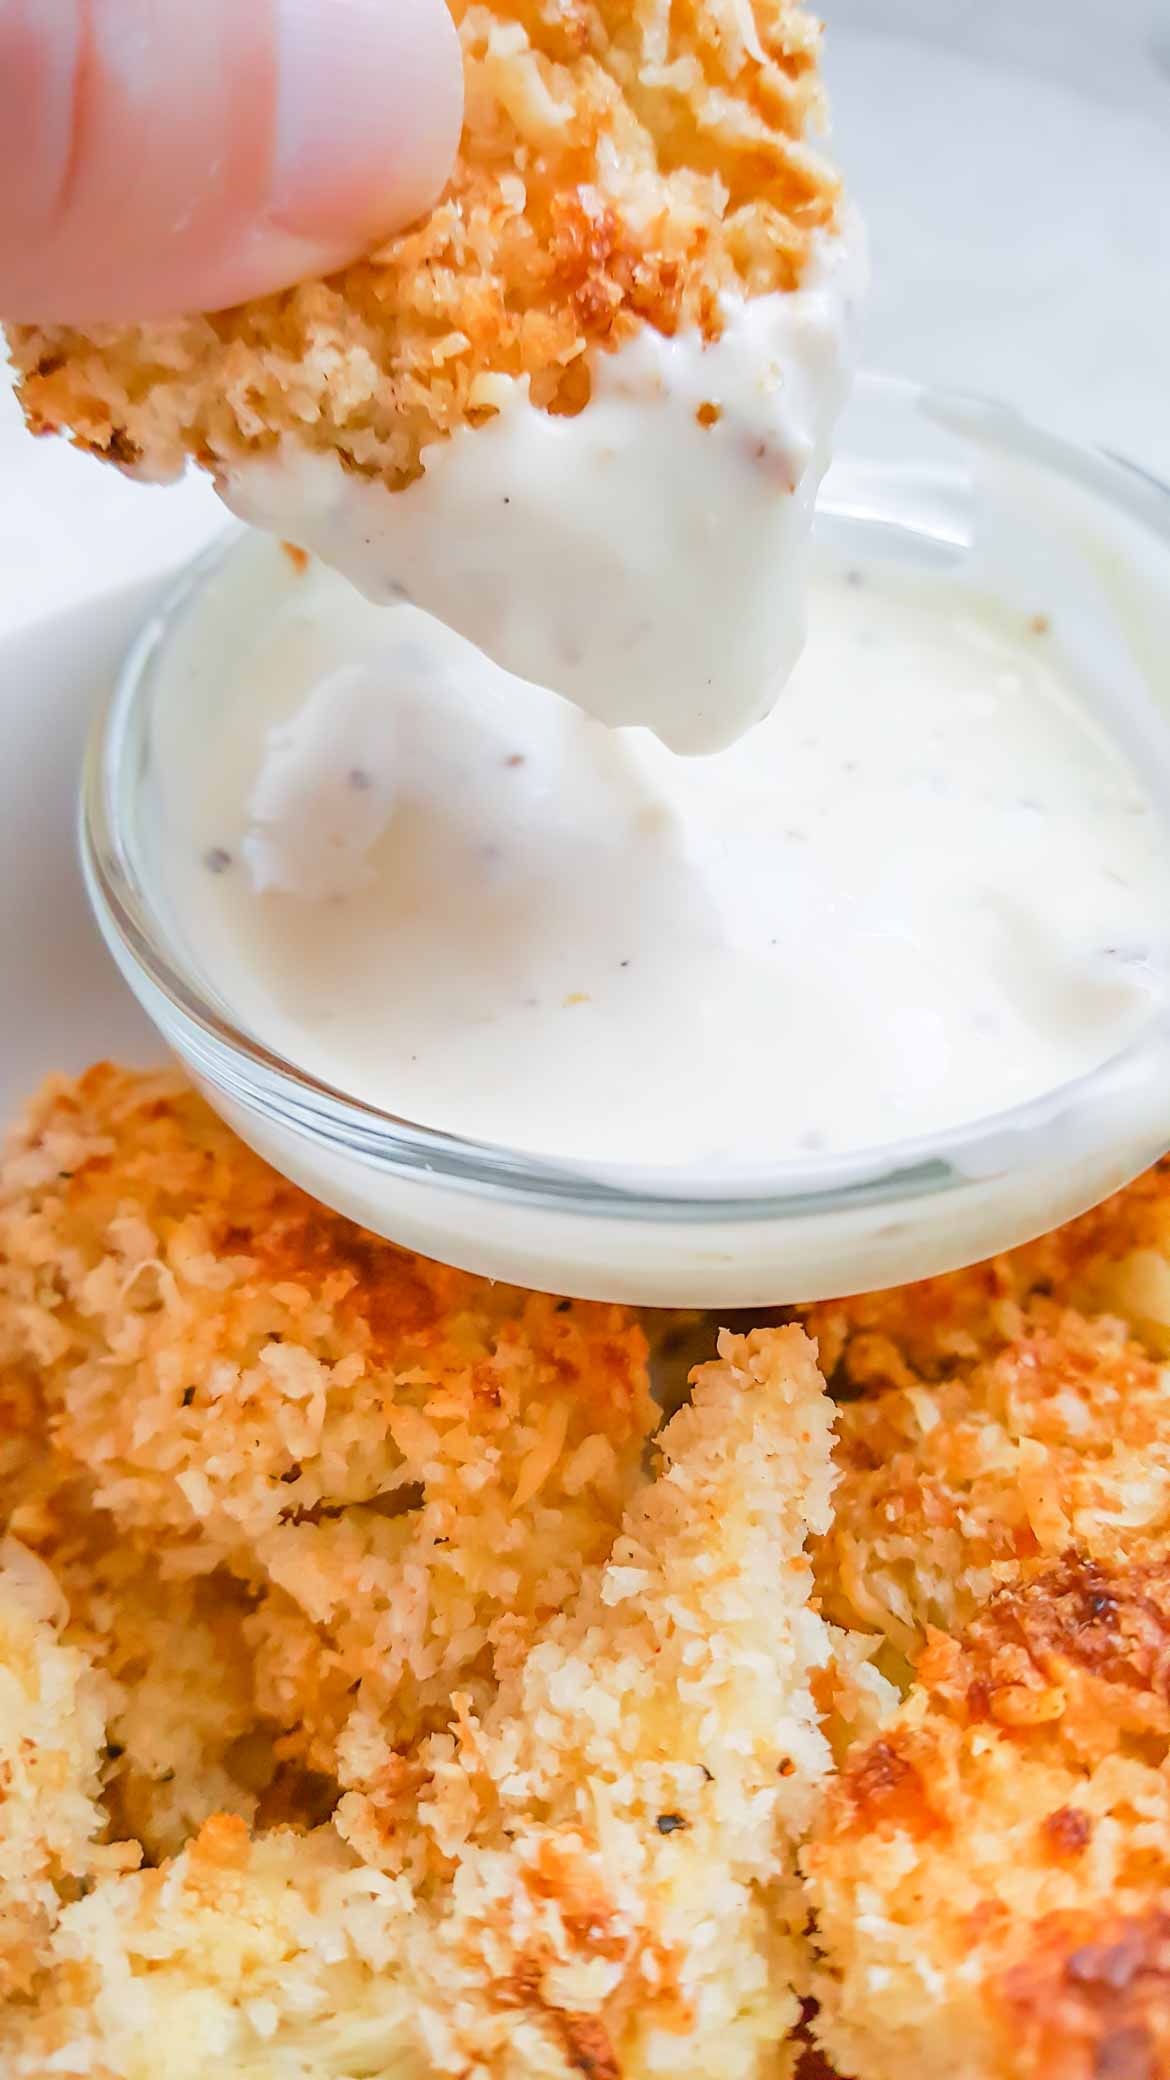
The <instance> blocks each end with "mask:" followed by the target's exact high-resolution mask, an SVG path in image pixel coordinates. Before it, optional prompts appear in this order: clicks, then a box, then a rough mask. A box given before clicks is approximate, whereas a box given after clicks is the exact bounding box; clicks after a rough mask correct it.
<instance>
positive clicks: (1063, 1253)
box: [800, 1157, 1170, 1397]
mask: <svg viewBox="0 0 1170 2080" xmlns="http://www.w3.org/2000/svg"><path fill="white" fill-rule="evenodd" d="M1050 1296H1051V1297H1053V1298H1055V1299H1056V1300H1057V1301H1058V1302H1059V1303H1060V1304H1061V1305H1062V1306H1064V1307H1066V1308H1079V1309H1081V1310H1082V1311H1083V1312H1085V1313H1087V1314H1112V1315H1117V1316H1120V1317H1121V1318H1122V1319H1124V1320H1125V1321H1126V1322H1127V1324H1128V1325H1129V1326H1130V1328H1131V1329H1132V1331H1133V1333H1134V1334H1135V1336H1136V1337H1137V1339H1138V1340H1139V1341H1140V1342H1142V1343H1143V1344H1144V1345H1145V1346H1146V1347H1147V1348H1148V1349H1149V1350H1150V1351H1151V1352H1152V1353H1153V1354H1154V1355H1156V1356H1163V1355H1167V1354H1170V1157H1168V1158H1166V1159H1164V1160H1163V1161H1162V1162H1160V1163H1156V1164H1155V1165H1154V1167H1153V1168H1152V1169H1151V1170H1147V1171H1144V1172H1143V1173H1142V1175H1141V1176H1140V1177H1136V1178H1135V1179H1134V1180H1133V1182H1132V1184H1128V1185H1126V1186H1125V1188H1124V1189H1123V1190H1122V1191H1120V1192H1115V1193H1113V1195H1112V1196H1111V1197H1110V1198H1108V1199H1105V1200H1103V1201H1102V1203H1101V1204H1100V1206H1094V1207H1092V1208H1090V1210H1089V1211H1088V1212H1087V1213H1084V1214H1082V1215H1081V1216H1080V1217H1079V1218H1078V1219H1077V1220H1072V1221H1068V1222H1066V1223H1065V1225H1064V1226H1063V1227H1062V1228H1056V1229H1054V1230H1053V1231H1052V1232H1051V1233H1050V1234H1048V1235H1042V1236H1040V1237H1039V1238H1038V1239H1037V1240H1036V1241H1035V1242H1030V1243H1026V1244H1025V1245H1024V1246H1023V1247H1022V1248H1020V1249H1016V1250H1011V1251H1009V1252H1008V1253H1007V1254H1005V1255H1004V1256H1000V1257H991V1258H989V1259H988V1260H987V1261H986V1262H984V1263H981V1264H972V1265H970V1266H969V1267H968V1268H967V1269H965V1270H962V1271H953V1272H947V1273H946V1274H945V1275H943V1276H940V1277H938V1278H928V1279H922V1280H919V1281H918V1282H917V1283H913V1284H910V1285H904V1286H895V1287H892V1288H890V1289H889V1290H887V1291H885V1292H880V1293H858V1294H856V1295H854V1296H853V1297H852V1298H850V1299H844V1300H831V1301H825V1302H821V1303H819V1304H818V1305H817V1306H815V1307H808V1308H802V1309H801V1310H800V1316H801V1319H802V1321H803V1322H804V1323H805V1326H806V1327H807V1329H808V1332H809V1335H810V1336H813V1337H815V1339H816V1341H817V1344H818V1347H819V1349H820V1353H821V1363H822V1365H823V1366H824V1369H825V1375H826V1378H827V1379H828V1381H829V1384H830V1386H831V1387H832V1389H833V1391H834V1392H835V1393H839V1394H842V1395H844V1396H846V1397H848V1396H849V1395H851V1394H855V1393H858V1392H871V1391H873V1390H874V1389H877V1388H882V1387H888V1386H894V1387H905V1386H911V1385H914V1384H915V1383H916V1382H917V1381H919V1380H923V1379H925V1380H938V1379H941V1378H946V1377H949V1376H951V1375H953V1374H954V1373H956V1372H958V1371H962V1370H965V1369H966V1368H967V1367H969V1366H971V1365H974V1364H977V1363H978V1362H979V1361H980V1360H981V1359H983V1358H986V1357H989V1356H992V1355H994V1353H995V1352H996V1351H997V1350H1000V1349H1002V1348H1003V1346H1004V1345H1005V1344H1006V1343H1009V1342H1011V1341H1012V1339H1013V1338H1014V1337H1016V1336H1018V1335H1019V1334H1020V1332H1021V1329H1022V1327H1023V1326H1024V1311H1025V1310H1026V1309H1027V1307H1028V1304H1029V1302H1031V1301H1033V1300H1034V1299H1036V1298H1037V1297H1040V1298H1044V1297H1050Z"/></svg>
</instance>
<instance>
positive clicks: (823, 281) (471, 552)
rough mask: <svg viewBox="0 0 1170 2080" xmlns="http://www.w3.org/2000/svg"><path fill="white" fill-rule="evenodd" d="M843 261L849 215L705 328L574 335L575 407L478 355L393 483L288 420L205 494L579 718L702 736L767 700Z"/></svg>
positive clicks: (827, 393)
mask: <svg viewBox="0 0 1170 2080" xmlns="http://www.w3.org/2000/svg"><path fill="white" fill-rule="evenodd" d="M864 274H865V264H864V258H863V241H862V236H861V233H860V230H859V228H858V227H857V225H856V224H855V223H851V224H850V225H848V226H847V228H846V231H845V232H844V233H843V234H842V235H841V236H839V237H835V238H833V239H831V240H826V241H824V242H823V244H822V246H821V248H820V251H819V253H818V255H817V256H816V259H815V261H814V264H813V265H812V266H811V267H810V269H809V270H808V273H807V274H806V278H805V281H804V283H803V285H802V286H801V288H800V289H799V290H797V291H795V292H793V293H791V294H788V295H779V294H777V295H771V296H762V297H758V298H756V299H755V300H754V301H752V302H748V303H742V302H739V301H738V300H737V301H734V302H732V301H730V300H729V302H728V306H727V312H726V324H725V328H724V331H723V333H722V336H721V337H720V338H719V339H718V340H717V341H715V342H713V343H712V344H710V345H706V344H704V342H703V340H702V338H701V336H700V335H699V334H698V333H696V332H687V333H682V334H679V335H678V336H677V337H676V338H674V339H666V338H664V337H663V336H662V334H660V333H658V332H656V331H654V329H653V328H652V327H651V326H648V325H647V326H644V327H643V328H642V329H641V331H640V332H639V334H638V335H637V337H636V338H634V339H633V340H632V341H630V342H629V343H627V344H626V345H624V346H622V347H621V348H619V349H618V350H617V351H616V352H615V353H612V354H607V353H604V352H601V351H597V352H594V353H593V354H592V356H591V359H590V369H591V378H592V394H591V397H590V402H589V404H588V406H587V408H586V409H585V410H584V411H583V412H581V413H580V414H579V415H578V416H577V417H575V418H554V417H551V416H550V415H549V413H547V412H544V411H540V410H538V409H537V408H536V407H535V406H533V405H532V404H531V403H530V401H529V398H528V387H527V383H526V382H519V381H516V380H513V379H512V378H509V377H505V376H499V377H492V378H485V379H484V386H485V387H484V400H483V401H484V402H485V403H486V402H489V401H490V403H491V404H492V405H494V406H495V407H496V411H495V416H494V417H493V418H492V419H490V420H489V421H487V422H486V423H485V424H484V425H482V426H479V427H476V428H464V429H462V430H461V431H460V432H458V433H456V434H455V435H454V436H453V437H452V438H451V439H450V440H445V441H439V442H436V443H435V444H434V446H432V447H430V448H428V449H426V450H425V451H424V458H423V459H424V465H425V467H424V474H423V475H422V476H421V477H420V478H419V479H418V481H417V482H416V483H414V484H412V485H410V487H409V488H408V489H407V490H405V491H401V492H397V493H391V492H389V491H387V490H386V489H385V488H384V487H383V486H382V485H381V484H379V483H376V482H373V481H370V480H366V479H364V478H361V477H357V476H355V475H354V474H353V473H352V472H347V471H346V470H344V469H343V468H342V466H341V464H340V463H339V462H338V461H337V460H336V458H335V457H333V456H327V455H317V454H311V453H308V452H306V451H305V450H304V448H303V447H302V446H301V445H300V444H299V443H297V442H288V443H286V445H285V446H284V448H283V449H282V450H281V452H279V453H278V454H277V455H275V456H273V457H270V458H266V459H264V460H257V461H255V462H251V463H249V464H247V465H246V466H245V467H242V468H240V469H238V470H237V471H235V472H234V473H231V474H229V475H227V476H225V477H224V478H223V479H222V480H221V482H220V485H219V489H220V492H221V495H222V496H223V498H224V499H225V500H226V502H227V504H228V505H229V506H230V507H231V508H232V510H233V511H234V512H235V513H237V514H239V516H240V517H241V518H242V519H245V520H248V521H250V522H252V523H253V524H254V525H256V526H259V527H263V528H264V529H266V530H267V531H269V532H271V533H274V534H277V535H278V536H281V537H283V538H284V539H286V540H290V541H293V542H297V543H299V544H301V545H302V546H303V547H305V548H306V549H310V550H312V551H313V552H314V554H315V555H317V556H320V557H322V558H323V559H324V560H325V561H326V562H327V563H330V564H333V565H334V566H335V567H336V568H337V569H338V570H340V571H343V572H344V573H345V574H346V576H347V577H349V578H351V579H352V580H353V582H354V583H355V584H356V585H357V586H358V587H359V588H360V589H361V591H362V592H364V593H365V594H366V595H367V597H368V598H370V599H371V600H374V601H377V602H381V603H383V604H384V603H386V602H387V601H394V600H402V599H404V598H405V599H409V600H411V601H413V602H414V603H415V604H416V605H418V606H420V607H423V608H425V609H426V611H427V612H428V613H431V614H434V615H436V616H437V617H438V618H439V620H441V621H443V622H445V623H446V624H447V626H448V627H450V628H453V629H456V630H458V632H459V633H460V634H461V635H463V636H466V637H467V638H468V639H469V640H470V641H471V642H473V643H475V644H477V645H478V646H479V648H480V649H482V650H483V651H485V652H486V654H487V655H488V656H489V657H491V658H493V659H494V660H495V662H496V663H497V664H499V665H502V666H503V667H504V668H505V669H506V670H508V671H509V672H514V673H517V674H519V675H520V676H521V677H522V678H525V679H529V680H531V681H533V682H534V683H535V684H537V685H540V686H552V687H555V688H556V690H557V692H558V693H563V694H565V695H567V696H568V697H569V698H570V699H572V700H575V701H577V702H578V703H579V704H580V706H581V707H582V708H584V709H585V710H586V711H587V712H588V713H590V714H592V715H594V716H596V717H597V718H598V719H599V720H600V721H603V722H608V723H611V724H634V723H636V724H641V725H644V726H646V727H648V728H650V729H653V730H654V731H655V732H656V733H657V734H658V735H659V736H660V737H661V738H662V740H663V742H664V743H667V744H669V745H671V746H672V748H673V749H674V750H676V751H684V752H708V751H713V750H718V749H720V748H722V746H723V745H725V744H729V743H731V742H733V741H734V739H735V738H736V737H738V736H740V735H741V734H742V733H743V731H744V730H745V729H747V728H748V727H750V725H751V724H752V723H754V722H757V721H758V720H759V719H760V717H761V716H762V715H765V714H766V713H767V712H768V709H769V708H770V707H771V706H772V703H773V702H774V700H775V699H776V696H777V693H778V692H779V690H780V687H781V686H782V685H783V683H784V680H785V679H786V677H787V675H788V673H789V672H790V671H791V669H792V666H793V664H794V663H795V661H796V658H797V655H798V654H799V650H800V644H801V641H802V638H803V634H804V587H805V571H806V564H807V546H808V537H809V531H810V527H811V522H812V512H813V504H814V501H815V498H816V492H817V487H818V485H819V483H820V480H821V477H822V476H823V474H824V471H825V468H826V465H827V463H828V459H829V443H830V439H831V435H832V431H833V427H834V424H835V422H836V419H837V417H838V414H839V412H840V410H841V407H842V405H843V403H844V401H845V393H846V389H847V383H848V369H849V349H850V342H851V335H852V330H853V313H854V309H855V306H856V303H857V300H858V296H859V293H860V290H861V287H862V283H863V279H864ZM708 422H709V423H708Z"/></svg>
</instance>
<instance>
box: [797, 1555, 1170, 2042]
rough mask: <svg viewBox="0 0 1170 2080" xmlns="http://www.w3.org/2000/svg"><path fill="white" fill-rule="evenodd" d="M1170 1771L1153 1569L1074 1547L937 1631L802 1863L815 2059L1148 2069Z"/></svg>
mask: <svg viewBox="0 0 1170 2080" xmlns="http://www.w3.org/2000/svg"><path fill="white" fill-rule="evenodd" d="M1168 1770H1170V1559H1168V1558H1166V1557H1161V1558H1159V1559H1158V1560H1156V1561H1154V1560H1152V1561H1146V1562H1143V1563H1141V1564H1140V1565H1125V1564H1117V1565H1109V1566H1106V1565H1102V1564H1101V1563H1098V1562H1094V1561H1091V1560H1087V1559H1085V1558H1084V1557H1083V1556H1079V1555H1076V1554H1068V1555H1066V1556H1065V1558H1064V1559H1062V1560H1061V1561H1060V1562H1059V1563H1058V1564H1057V1565H1056V1566H1055V1567H1052V1568H1049V1569H1045V1570H1043V1571H1042V1572H1040V1573H1038V1574H1036V1575H1034V1576H1033V1577H1032V1578H1030V1579H1028V1580H1026V1581H1022V1582H1017V1583H1015V1584H1014V1585H1012V1586H1010V1587H1008V1588H1007V1589H1005V1590H1003V1591H1001V1592H1000V1593H999V1594H998V1595H996V1596H995V1597H994V1598H993V1599H992V1601H991V1602H990V1603H989V1604H988V1605H987V1606H986V1608H985V1609H984V1610H982V1611H981V1612H980V1613H979V1615H978V1616H977V1617H976V1618H975V1620H974V1621H973V1623H972V1624H971V1625H970V1627H969V1628H968V1629H967V1631H966V1632H965V1633H964V1634H963V1635H962V1636H961V1638H958V1639H952V1638H948V1637H945V1636H943V1635H933V1636H932V1637H931V1639H930V1640H929V1643H928V1646H927V1649H926V1651H925V1653H924V1654H923V1656H922V1659H921V1661H920V1663H919V1667H918V1672H917V1679H916V1681H915V1683H914V1685H913V1687H912V1689H911V1691H910V1694H909V1696H908V1697H907V1699H906V1702H905V1704H904V1705H903V1706H902V1708H901V1710H900V1712H899V1713H898V1714H897V1715H896V1717H895V1718H894V1720H893V1721H892V1722H891V1724H890V1725H889V1726H888V1727H887V1728H886V1729H885V1730H884V1732H883V1734H882V1736H881V1738H880V1739H879V1740H878V1741H876V1742H872V1743H870V1744H869V1745H868V1746H866V1747H865V1748H863V1749H861V1750H860V1751H859V1752H857V1753H855V1754H854V1755H852V1756H850V1758H849V1759H848V1761H847V1763H846V1765H845V1767H844V1769H843V1770H842V1772H841V1775H840V1777H839V1778H838V1780H837V1781H836V1783H834V1784H832V1785H830V1786H829V1788H828V1790H827V1792H826V1794H825V1798H824V1801H823V1806H822V1811H821V1814H820V1817H819V1819H818V1822H817V1825H816V1828H815V1829H814V1834H813V1839H812V1842H811V1844H810V1846H809V1848H808V1850H807V1851H806V1855H805V1868H806V1872H807V1875H808V1880H809V1888H810V1896H811V1902H812V1905H813V1908H814V1911H815V1913H816V1916H817V1921H818V1925H819V1941H820V1943H821V1945H822V1947H823V1952H824V1957H825V1970H824V1973H823V1975H822V1977H821V1978H820V1980H819V1982H818V1992H819V1996H820V1999H821V2004H822V2005H821V2013H820V2016H819V2018H818V2022H817V2025H816V2026H817V2029H818V2031H819V2033H820V2035H821V2037H822V2039H823V2041H824V2043H825V2044H826V2046H827V2048H828V2051H829V2053H830V2055H831V2056H835V2057H836V2059H837V2061H838V2063H840V2064H841V2065H842V2066H843V2067H844V2069H845V2070H846V2071H849V2072H854V2071H855V2072H859V2073H861V2074H862V2075H863V2076H864V2080H870V2076H871V2075H873V2076H875V2080H886V2076H887V2075H890V2076H892V2075H893V2074H894V2073H895V2072H898V2073H901V2074H904V2075H907V2076H909V2080H919V2076H921V2080H927V2076H932V2075H934V2074H935V2073H936V2072H939V2071H941V2070H943V2069H944V2068H943V2066H942V2064H941V2063H940V2061H941V2060H942V2059H943V2056H944V2052H943V2047H944V2046H945V2045H946V2043H947V2042H948V2041H950V2042H952V2043H953V2044H954V2045H955V2046H956V2047H959V2048H957V2049H956V2052H955V2053H954V2065H953V2067H951V2068H947V2069H948V2070H953V2071H955V2072H956V2073H957V2074H961V2075H962V2076H964V2080H968V2076H969V2080H1025V2076H1028V2080H1031V2076H1032V2075H1034V2074H1037V2073H1043V2074H1044V2075H1045V2076H1046V2080H1047V2076H1048V2075H1050V2074H1052V2075H1056V2076H1059V2080H1090V2076H1099V2075H1101V2074H1106V2073H1112V2072H1114V2071H1115V2070H1116V2071H1117V2072H1119V2073H1122V2072H1124V2071H1125V2070H1126V2061H1127V2060H1130V2059H1133V2060H1135V2061H1138V2063H1137V2064H1136V2065H1135V2068H1134V2069H1135V2070H1136V2071H1146V2072H1148V2073H1149V2074H1151V2075H1152V2074H1160V2073H1162V2072H1164V2071H1165V2070H1166V2067H1165V2064H1164V2059H1165V2056H1166V2051H1167V2047H1168V2046H1170V1981H1168V1980H1167V1978H1166V1970H1165V1967H1166V1963H1167V1960H1168V1958H1170V1947H1168V1941H1167V1936H1168V1930H1170V1922H1168V1921H1167V1914H1168V1912H1170V1883H1168V1879H1167V1873H1168V1870H1170V1853H1168V1852H1170V1782H1168ZM1143 2058H1144V2059H1145V2060H1146V2061H1147V2063H1146V2065H1145V2066H1144V2067H1143V2066H1142V2065H1141V2063H1140V2060H1141V2059H1143ZM1113 2061H1116V2062H1117V2063H1116V2065H1115V2064H1114V2063H1113Z"/></svg>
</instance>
